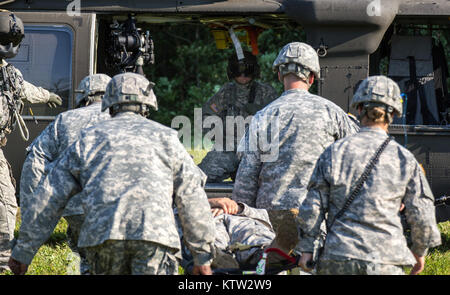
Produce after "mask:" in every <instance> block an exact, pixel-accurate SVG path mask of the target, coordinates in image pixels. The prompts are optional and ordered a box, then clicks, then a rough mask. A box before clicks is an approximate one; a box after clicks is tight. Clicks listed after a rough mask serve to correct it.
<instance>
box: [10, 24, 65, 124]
mask: <svg viewBox="0 0 450 295" xmlns="http://www.w3.org/2000/svg"><path fill="white" fill-rule="evenodd" d="M72 45H73V32H72V30H71V29H70V28H69V27H67V26H62V25H50V26H49V25H25V38H24V39H23V41H22V44H21V47H20V49H19V54H18V55H17V56H15V57H14V58H11V59H8V60H7V61H8V62H9V63H11V64H13V65H14V66H15V67H16V68H18V69H19V70H20V71H21V72H22V75H23V77H24V79H25V80H26V81H28V82H30V83H32V84H34V85H35V86H40V87H43V88H45V89H47V90H49V91H51V92H55V93H57V94H58V95H59V96H61V98H62V99H63V104H62V106H59V107H57V108H49V107H48V106H47V105H46V104H32V105H31V104H25V108H24V111H23V117H24V118H25V119H27V118H28V119H30V118H31V115H34V116H36V117H47V116H55V115H57V114H58V113H60V112H62V111H65V110H67V109H68V108H70V107H71V105H70V103H69V98H70V97H72V53H73V52H72ZM30 108H31V109H30Z"/></svg>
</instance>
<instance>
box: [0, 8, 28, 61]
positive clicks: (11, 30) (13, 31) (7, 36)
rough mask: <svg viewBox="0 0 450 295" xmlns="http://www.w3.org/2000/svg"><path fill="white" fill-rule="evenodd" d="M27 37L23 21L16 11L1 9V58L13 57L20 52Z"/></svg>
mask: <svg viewBox="0 0 450 295" xmlns="http://www.w3.org/2000/svg"><path fill="white" fill-rule="evenodd" d="M24 37H25V30H24V26H23V22H22V20H21V19H20V18H18V17H17V16H16V15H15V14H14V13H12V12H11V11H7V10H1V11H0V58H2V59H4V58H12V57H14V56H16V55H17V53H18V52H19V47H20V42H22V40H23V38H24Z"/></svg>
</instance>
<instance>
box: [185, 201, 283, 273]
mask: <svg viewBox="0 0 450 295" xmlns="http://www.w3.org/2000/svg"><path fill="white" fill-rule="evenodd" d="M239 205H241V206H242V208H243V210H242V211H240V212H239V213H238V214H235V215H231V214H220V215H218V216H216V217H214V225H215V230H216V236H215V242H214V247H215V253H216V255H215V258H214V260H213V262H212V264H211V267H213V268H235V267H239V265H241V266H243V265H247V264H251V263H253V262H257V260H258V259H259V257H255V256H258V252H259V250H260V249H263V248H265V247H267V246H268V245H269V244H270V243H271V242H272V241H273V239H274V238H275V233H274V231H273V228H272V225H271V223H270V220H269V216H268V214H267V211H266V210H264V209H256V208H252V207H249V206H248V205H246V204H243V203H239ZM179 234H180V238H181V240H183V232H182V231H181V229H180V228H179ZM181 264H182V266H183V267H184V268H185V269H187V270H189V269H190V267H191V265H192V256H191V254H190V253H189V249H186V247H183V261H182V263H181Z"/></svg>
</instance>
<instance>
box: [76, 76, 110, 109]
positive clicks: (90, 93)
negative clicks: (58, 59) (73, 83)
mask: <svg viewBox="0 0 450 295" xmlns="http://www.w3.org/2000/svg"><path fill="white" fill-rule="evenodd" d="M109 81H111V77H110V76H108V75H105V74H94V75H90V76H87V77H85V78H84V79H83V80H81V82H80V84H79V85H78V88H77V90H75V92H76V96H75V106H76V107H79V106H81V105H82V104H83V103H84V104H86V105H87V104H90V103H92V102H94V101H101V100H102V97H103V95H104V94H105V91H106V85H108V83H109Z"/></svg>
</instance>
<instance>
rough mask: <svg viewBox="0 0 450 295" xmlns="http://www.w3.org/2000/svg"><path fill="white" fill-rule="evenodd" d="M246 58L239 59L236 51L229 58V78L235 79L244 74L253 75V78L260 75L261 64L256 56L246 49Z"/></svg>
mask: <svg viewBox="0 0 450 295" xmlns="http://www.w3.org/2000/svg"><path fill="white" fill-rule="evenodd" d="M243 53H244V59H242V60H238V57H237V54H236V53H234V54H232V55H231V56H230V58H229V59H228V67H227V76H228V79H230V80H231V79H233V78H236V77H239V76H240V75H241V74H244V75H245V76H247V77H252V78H253V79H255V78H258V76H259V71H260V69H259V65H258V61H257V59H256V56H254V55H253V54H252V53H251V52H249V51H244V52H243Z"/></svg>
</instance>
